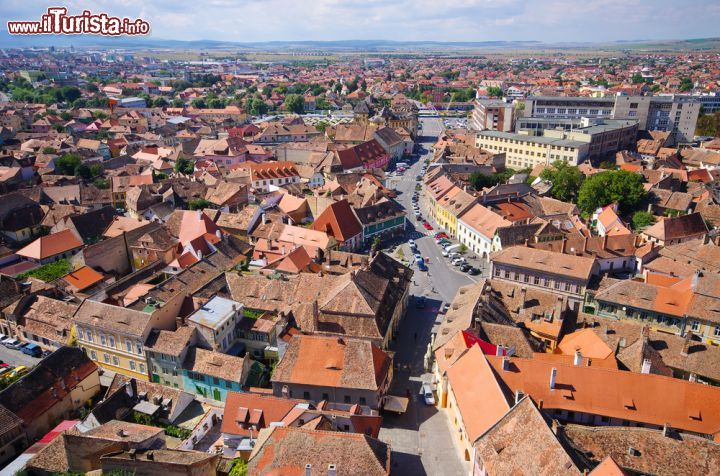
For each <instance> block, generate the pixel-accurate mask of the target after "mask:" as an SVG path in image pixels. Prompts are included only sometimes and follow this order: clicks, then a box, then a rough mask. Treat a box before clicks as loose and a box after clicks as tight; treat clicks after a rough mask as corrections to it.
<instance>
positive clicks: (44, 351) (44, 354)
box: [42, 350, 52, 359]
mask: <svg viewBox="0 0 720 476" xmlns="http://www.w3.org/2000/svg"><path fill="white" fill-rule="evenodd" d="M50 354H52V350H43V351H42V357H43V359H44V358H45V357H47V356H48V355H50Z"/></svg>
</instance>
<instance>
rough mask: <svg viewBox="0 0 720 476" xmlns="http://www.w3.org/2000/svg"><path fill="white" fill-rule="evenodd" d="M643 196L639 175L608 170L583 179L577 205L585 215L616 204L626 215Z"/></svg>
mask: <svg viewBox="0 0 720 476" xmlns="http://www.w3.org/2000/svg"><path fill="white" fill-rule="evenodd" d="M645 195H646V192H645V188H644V187H643V178H642V176H641V175H639V174H636V173H633V172H628V171H626V170H608V171H605V172H600V173H598V174H595V175H591V176H590V177H588V178H587V179H585V181H584V182H583V184H582V186H581V187H580V191H579V192H578V201H577V204H578V207H580V210H582V211H583V212H584V213H585V214H586V215H590V214H591V213H592V212H593V211H595V210H596V209H597V208H598V207H603V206H605V205H608V204H610V203H613V202H618V204H619V206H620V210H621V211H622V212H624V213H628V212H630V211H632V210H633V209H634V208H635V207H637V206H638V205H639V204H640V203H641V202H642V200H643V199H644V198H645Z"/></svg>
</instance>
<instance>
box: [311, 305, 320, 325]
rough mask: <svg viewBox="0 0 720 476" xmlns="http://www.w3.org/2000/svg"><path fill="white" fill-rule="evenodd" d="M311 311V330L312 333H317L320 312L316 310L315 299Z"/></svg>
mask: <svg viewBox="0 0 720 476" xmlns="http://www.w3.org/2000/svg"><path fill="white" fill-rule="evenodd" d="M312 311H313V315H312V318H313V328H312V332H317V330H318V327H320V324H319V321H320V310H319V309H318V302H317V299H316V300H315V301H313V308H312Z"/></svg>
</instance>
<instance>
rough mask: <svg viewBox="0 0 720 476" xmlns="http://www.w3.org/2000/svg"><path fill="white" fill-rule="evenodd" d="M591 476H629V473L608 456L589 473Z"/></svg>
mask: <svg viewBox="0 0 720 476" xmlns="http://www.w3.org/2000/svg"><path fill="white" fill-rule="evenodd" d="M590 475H591V476H629V475H630V473H628V472H627V471H625V470H623V469H622V468H621V467H620V466H618V464H617V463H616V462H615V460H614V459H612V458H611V457H610V456H608V457H607V458H605V459H604V460H602V462H601V463H600V464H599V465H597V466H595V469H593V470H592V471H590Z"/></svg>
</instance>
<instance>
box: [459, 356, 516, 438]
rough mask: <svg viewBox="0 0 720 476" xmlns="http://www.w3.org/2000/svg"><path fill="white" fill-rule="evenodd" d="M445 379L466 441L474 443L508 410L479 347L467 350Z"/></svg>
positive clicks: (500, 390) (501, 392)
mask: <svg viewBox="0 0 720 476" xmlns="http://www.w3.org/2000/svg"><path fill="white" fill-rule="evenodd" d="M447 376H448V382H449V387H450V389H451V390H452V393H453V395H454V396H455V400H456V402H457V408H458V411H459V412H460V415H461V417H462V421H463V424H464V426H465V431H466V432H467V438H468V440H469V441H475V440H476V439H477V438H478V437H479V436H480V435H482V434H483V433H485V432H486V431H487V430H488V429H489V428H490V427H491V426H493V425H494V424H495V423H496V422H497V421H498V420H500V419H501V418H502V417H503V415H505V414H506V413H507V412H508V410H510V405H508V402H507V400H506V399H505V396H504V394H503V391H502V389H501V388H500V385H499V384H498V382H497V380H495V377H494V376H493V371H492V369H491V368H490V365H488V361H487V359H486V358H485V355H483V353H482V350H481V349H480V347H479V346H477V345H473V346H472V347H470V348H469V349H468V351H467V352H466V353H465V355H463V356H462V357H460V358H459V359H458V360H457V362H455V364H454V365H453V366H452V367H450V369H449V370H448V371H447Z"/></svg>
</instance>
